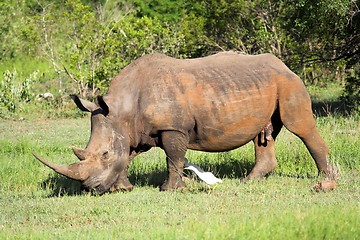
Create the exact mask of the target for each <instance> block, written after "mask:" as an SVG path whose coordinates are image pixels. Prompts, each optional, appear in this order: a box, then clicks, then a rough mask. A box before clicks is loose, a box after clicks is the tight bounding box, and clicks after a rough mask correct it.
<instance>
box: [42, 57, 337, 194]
mask: <svg viewBox="0 0 360 240" xmlns="http://www.w3.org/2000/svg"><path fill="white" fill-rule="evenodd" d="M71 97H72V99H73V100H74V102H75V103H76V105H77V106H78V107H79V108H80V109H81V110H82V111H88V112H91V137H90V141H89V143H88V145H87V147H86V149H84V150H80V149H74V153H75V155H76V156H77V157H78V158H79V159H80V161H79V162H76V163H74V164H71V165H69V166H60V165H57V164H53V163H51V162H48V161H46V160H44V159H42V158H41V157H38V156H36V155H35V156H36V157H37V158H38V159H39V160H40V161H41V162H43V163H44V164H46V165H47V166H49V167H50V168H52V169H54V170H55V171H56V172H58V173H60V174H63V175H65V176H67V177H69V178H71V179H75V180H79V181H81V182H82V183H83V185H84V187H85V188H88V189H91V190H92V191H94V192H97V193H100V194H101V193H104V192H107V191H116V190H119V189H122V190H131V189H132V188H133V185H132V184H131V183H130V182H129V180H128V166H129V163H130V161H131V159H132V158H133V157H135V156H136V155H137V154H139V153H141V152H144V151H147V150H149V149H150V148H152V147H155V146H157V147H160V148H162V149H163V150H164V151H165V153H166V156H167V157H166V160H167V168H168V178H167V180H166V182H165V183H164V184H163V185H162V187H161V189H162V190H169V189H179V188H184V187H185V184H184V182H183V180H182V171H183V167H184V158H185V153H186V150H187V149H193V150H199V151H208V152H219V151H228V150H231V149H235V148H238V147H240V146H242V145H244V144H246V143H248V142H249V141H253V142H254V145H255V158H256V163H255V166H254V168H253V170H252V171H251V173H250V174H249V175H248V176H247V178H246V179H245V180H247V179H253V178H261V177H263V176H264V175H266V174H267V173H269V172H270V171H272V170H273V169H274V168H275V167H276V166H277V161H276V158H275V151H274V143H275V140H276V137H277V135H278V133H279V132H280V129H281V128H282V126H283V125H284V126H285V127H286V128H287V129H288V130H289V131H291V132H293V133H294V134H296V135H297V136H298V137H299V138H300V139H301V140H302V141H303V142H304V143H305V145H306V147H307V148H308V150H309V152H310V153H311V155H312V157H313V158H314V160H315V163H316V165H317V167H318V170H319V172H322V173H324V174H325V175H326V177H328V178H330V179H333V178H334V176H333V171H332V166H331V165H330V164H329V162H328V147H327V145H326V143H325V142H324V141H323V139H322V138H321V137H320V135H319V134H318V132H317V130H316V127H315V121H314V119H313V116H312V110H311V102H310V97H309V94H308V93H307V91H306V89H305V87H304V85H303V83H302V81H301V80H300V79H299V78H298V77H297V76H296V75H295V74H294V73H292V72H291V71H290V70H289V69H288V68H287V67H286V66H285V65H284V64H283V63H282V62H281V61H280V60H279V59H277V58H276V57H274V56H272V55H270V54H263V55H257V56H249V55H240V54H236V53H232V52H227V53H219V54H216V55H213V56H209V57H205V58H198V59H191V60H178V59H174V58H170V57H167V56H165V55H160V54H154V55H148V56H144V57H142V58H140V59H138V60H136V61H134V62H133V63H132V64H130V65H129V66H127V67H126V68H124V69H123V70H122V71H121V73H120V74H119V75H118V76H117V77H115V78H114V79H113V80H112V82H111V85H110V88H109V90H108V92H107V94H106V95H105V96H104V97H98V98H97V102H96V103H92V102H89V101H86V100H83V99H80V98H79V97H77V96H76V95H72V96H71Z"/></svg>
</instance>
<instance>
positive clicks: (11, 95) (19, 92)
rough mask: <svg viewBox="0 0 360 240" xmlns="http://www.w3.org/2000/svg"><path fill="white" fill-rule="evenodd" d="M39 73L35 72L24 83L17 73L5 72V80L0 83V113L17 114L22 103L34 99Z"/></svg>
mask: <svg viewBox="0 0 360 240" xmlns="http://www.w3.org/2000/svg"><path fill="white" fill-rule="evenodd" d="M37 75H38V71H35V72H33V73H32V74H31V75H30V76H29V77H27V78H25V79H24V80H23V81H21V80H19V79H18V78H17V72H16V70H14V71H13V72H10V71H5V73H4V80H2V81H1V82H0V110H1V111H0V112H1V114H5V112H7V111H9V112H12V113H13V112H15V111H16V110H17V109H18V108H19V107H21V104H22V103H28V102H30V101H31V100H32V99H34V97H35V94H34V89H33V87H34V84H35V83H36V82H37V81H38V76H37ZM2 117H3V116H2Z"/></svg>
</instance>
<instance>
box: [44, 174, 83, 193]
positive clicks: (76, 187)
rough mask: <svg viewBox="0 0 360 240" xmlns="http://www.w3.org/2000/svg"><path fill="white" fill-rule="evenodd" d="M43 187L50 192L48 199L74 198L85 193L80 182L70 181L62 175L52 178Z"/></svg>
mask: <svg viewBox="0 0 360 240" xmlns="http://www.w3.org/2000/svg"><path fill="white" fill-rule="evenodd" d="M41 187H42V188H43V189H44V190H50V191H51V193H50V194H49V195H48V197H61V196H74V195H79V194H81V193H82V192H83V190H82V188H81V183H80V182H79V181H75V180H71V179H68V178H66V177H64V176H61V175H58V174H57V175H54V176H50V177H49V178H48V179H46V180H45V181H44V182H42V184H41Z"/></svg>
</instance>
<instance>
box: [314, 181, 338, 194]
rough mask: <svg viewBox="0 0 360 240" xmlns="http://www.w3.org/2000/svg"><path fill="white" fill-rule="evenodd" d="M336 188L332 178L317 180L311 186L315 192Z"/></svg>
mask: <svg viewBox="0 0 360 240" xmlns="http://www.w3.org/2000/svg"><path fill="white" fill-rule="evenodd" d="M335 189H336V182H335V181H333V180H324V181H320V182H317V183H316V184H315V186H314V187H313V190H314V191H316V192H320V191H324V192H326V191H331V190H335Z"/></svg>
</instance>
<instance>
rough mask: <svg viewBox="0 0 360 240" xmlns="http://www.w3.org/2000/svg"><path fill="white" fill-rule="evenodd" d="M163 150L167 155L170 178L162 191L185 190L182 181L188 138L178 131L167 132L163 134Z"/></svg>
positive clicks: (162, 187)
mask: <svg viewBox="0 0 360 240" xmlns="http://www.w3.org/2000/svg"><path fill="white" fill-rule="evenodd" d="M161 141H162V148H163V149H164V151H165V153H166V161H167V170H168V178H167V180H166V181H165V183H164V184H163V185H162V186H161V188H160V190H162V191H165V190H174V189H182V188H185V183H184V181H183V180H182V176H183V169H184V162H185V153H186V150H187V148H186V143H187V141H188V140H187V137H186V136H185V134H183V133H181V132H178V131H166V132H163V133H162V134H161Z"/></svg>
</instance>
